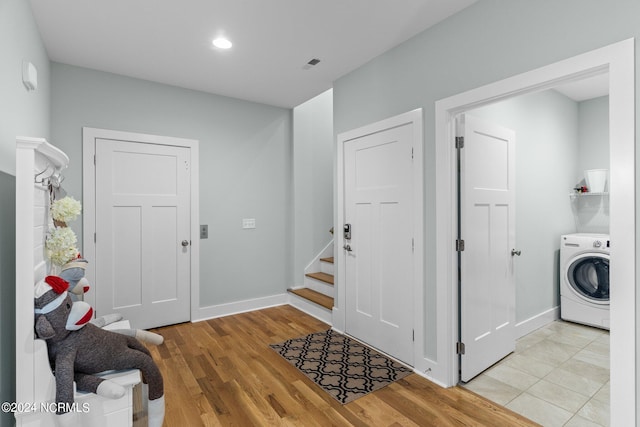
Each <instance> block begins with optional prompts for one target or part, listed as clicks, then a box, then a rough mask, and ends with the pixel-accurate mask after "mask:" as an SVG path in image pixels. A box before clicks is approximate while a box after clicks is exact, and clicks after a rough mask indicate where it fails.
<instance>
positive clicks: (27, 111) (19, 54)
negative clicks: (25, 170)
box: [0, 0, 50, 175]
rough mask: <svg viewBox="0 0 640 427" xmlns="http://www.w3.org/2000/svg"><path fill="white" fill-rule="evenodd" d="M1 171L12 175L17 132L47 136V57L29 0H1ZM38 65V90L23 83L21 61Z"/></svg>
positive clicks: (26, 134) (14, 171) (14, 169)
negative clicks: (30, 89)
mask: <svg viewBox="0 0 640 427" xmlns="http://www.w3.org/2000/svg"><path fill="white" fill-rule="evenodd" d="M0 52H2V60H0V171H4V172H7V173H10V174H12V175H15V173H16V165H15V163H16V162H15V158H16V155H15V152H16V151H15V149H16V136H17V135H24V136H37V137H45V138H46V137H48V136H49V94H50V85H49V57H48V56H47V53H46V51H45V49H44V45H43V44H42V40H41V39H40V33H39V32H38V29H37V27H36V25H35V21H34V19H33V16H32V15H31V9H30V7H29V2H28V1H24V0H0ZM23 60H26V61H30V62H31V63H32V64H33V65H35V66H36V68H37V69H38V90H36V91H31V92H28V91H27V90H26V88H25V87H24V85H23V84H22V61H23Z"/></svg>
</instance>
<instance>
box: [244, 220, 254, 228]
mask: <svg viewBox="0 0 640 427" xmlns="http://www.w3.org/2000/svg"><path fill="white" fill-rule="evenodd" d="M242 228H256V219H255V218H242Z"/></svg>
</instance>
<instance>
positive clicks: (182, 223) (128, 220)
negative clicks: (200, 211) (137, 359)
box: [94, 139, 191, 329]
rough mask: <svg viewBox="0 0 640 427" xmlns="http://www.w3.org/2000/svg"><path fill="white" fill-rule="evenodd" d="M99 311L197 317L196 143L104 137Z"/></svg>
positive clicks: (100, 148) (99, 152) (155, 321)
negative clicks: (193, 306) (193, 277)
mask: <svg viewBox="0 0 640 427" xmlns="http://www.w3.org/2000/svg"><path fill="white" fill-rule="evenodd" d="M95 144H96V145H95V148H96V151H95V153H96V166H95V177H96V254H95V258H96V259H95V261H94V262H95V268H96V278H95V283H94V288H95V292H96V298H95V301H96V314H97V315H98V316H101V315H104V314H108V313H121V314H122V315H123V316H124V317H125V318H126V319H129V320H130V321H131V325H132V327H134V328H140V329H148V328H153V327H158V326H163V325H169V324H174V323H180V322H185V321H188V320H189V319H190V257H191V251H190V244H191V242H190V240H189V239H190V182H191V181H190V180H191V178H190V173H191V168H190V164H189V162H190V153H189V148H186V147H175V146H167V145H156V144H146V143H136V142H129V141H118V140H110V139H96V143H95Z"/></svg>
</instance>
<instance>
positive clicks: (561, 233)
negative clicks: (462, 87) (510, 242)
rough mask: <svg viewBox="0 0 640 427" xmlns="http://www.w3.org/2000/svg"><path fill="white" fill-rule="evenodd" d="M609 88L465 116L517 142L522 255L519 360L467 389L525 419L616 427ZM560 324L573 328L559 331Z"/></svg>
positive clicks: (547, 95) (557, 93) (591, 84)
mask: <svg viewBox="0 0 640 427" xmlns="http://www.w3.org/2000/svg"><path fill="white" fill-rule="evenodd" d="M606 78H607V76H606V75H604V76H601V77H600V78H599V81H600V82H598V80H588V81H584V82H582V87H583V88H586V89H588V90H586V91H585V90H583V89H581V88H580V87H578V88H572V87H557V88H554V89H549V90H544V91H540V92H536V93H532V94H527V95H522V96H518V97H515V98H511V99H508V100H506V101H502V102H499V103H495V104H491V105H488V106H485V107H482V108H478V109H475V110H472V111H469V112H467V114H466V115H470V116H474V117H476V118H479V119H481V120H485V121H487V122H491V123H494V124H497V125H499V126H503V127H505V128H508V129H511V130H512V131H514V133H515V156H516V161H515V165H516V166H515V176H516V178H515V188H516V191H515V193H516V195H515V200H516V209H515V222H516V226H515V229H516V239H515V241H516V248H515V249H517V251H516V252H517V253H518V254H519V256H515V257H513V261H514V268H515V278H516V279H515V283H516V285H515V286H516V289H515V297H516V304H515V317H516V339H517V340H518V341H517V344H516V352H515V353H514V354H512V355H511V356H509V357H507V358H505V359H504V360H503V361H502V362H500V363H499V364H498V365H494V366H493V367H492V368H490V369H488V370H487V371H485V372H484V373H483V374H481V375H480V376H478V377H476V378H475V379H474V380H472V381H471V382H469V383H467V386H468V387H469V388H470V389H472V390H474V391H476V392H478V393H479V394H481V395H484V396H485V397H488V398H490V399H492V400H494V401H496V402H498V403H501V404H503V405H505V406H507V407H509V408H510V409H513V410H515V411H516V412H520V413H523V414H524V415H525V416H527V415H529V416H532V415H534V414H528V412H527V411H530V410H531V409H530V408H532V407H538V408H540V406H539V405H537V404H536V403H535V402H533V401H534V400H541V401H544V402H545V403H548V404H553V405H552V406H549V407H547V406H544V408H545V409H544V411H547V413H548V414H549V417H555V418H554V420H558V419H562V420H567V419H569V418H571V417H573V416H575V417H576V419H586V420H589V421H591V422H596V424H600V422H602V425H606V423H607V422H608V417H609V335H608V331H607V329H608V327H609V299H608V291H609V282H608V273H609V246H610V241H609V236H608V234H609V197H608V172H609V169H610V165H609V164H610V161H609V97H608V86H607V84H606V81H607V79H606ZM601 82H604V84H602V85H601V84H600V83H601ZM598 87H600V89H597V88H598ZM574 89H575V90H574ZM563 247H564V248H565V249H563V250H562V251H561V248H563ZM565 276H567V277H569V276H572V277H573V278H568V279H566V280H565ZM585 283H586V284H585ZM563 285H564V286H565V288H563ZM569 286H574V287H575V288H576V289H575V290H576V292H573V291H569V290H568V289H567V288H568V287H569ZM581 286H582V289H580V288H581ZM563 289H564V291H563ZM580 292H582V293H583V295H580V296H577V294H578V293H580ZM561 294H563V295H562V296H561ZM569 294H571V295H570V296H571V298H568V299H567V298H566V296H567V295H569ZM563 309H564V310H563ZM561 312H562V315H561ZM561 317H562V318H564V319H566V320H569V322H566V321H560V322H554V320H556V319H559V318H561ZM593 326H596V327H595V328H594V327H593ZM555 344H559V347H558V346H556V345H555ZM532 361H533V363H532ZM538 363H539V365H538ZM534 364H536V365H537V366H536V367H534V366H533V365H534ZM543 365H544V366H543ZM505 384H506V385H508V386H505V387H502V386H503V385H505ZM556 410H557V412H558V413H557V414H553V415H552V412H553V411H556ZM563 411H564V412H563ZM538 412H539V411H538ZM580 417H582V418H580ZM549 422H550V423H551V424H553V422H555V421H549Z"/></svg>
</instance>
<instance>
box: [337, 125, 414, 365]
mask: <svg viewBox="0 0 640 427" xmlns="http://www.w3.org/2000/svg"><path fill="white" fill-rule="evenodd" d="M412 137H413V133H412V125H411V124H406V125H403V126H399V127H396V128H391V129H387V130H384V131H381V132H376V133H373V134H369V135H365V136H362V137H359V138H355V139H353V140H350V141H347V142H345V144H344V186H345V189H344V199H345V200H344V209H345V214H344V215H345V216H344V218H345V222H346V223H349V224H350V225H351V238H350V239H348V240H345V247H346V248H347V249H345V251H346V252H347V253H346V256H345V278H346V279H345V282H346V283H345V287H346V293H345V311H346V313H345V317H346V318H345V330H346V332H347V333H348V334H350V335H352V336H354V337H356V338H358V339H360V340H362V341H364V342H366V343H368V344H370V345H372V346H373V347H375V348H378V349H380V350H382V351H383V352H385V353H387V354H389V355H391V356H393V357H395V358H397V359H399V360H401V361H404V362H406V363H408V364H410V365H413V262H414V260H413V249H412V242H413V240H412V239H413V232H414V230H413V226H412V224H413V203H414V201H413V170H412V166H413V165H412V163H413V161H412V146H413V140H412Z"/></svg>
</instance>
